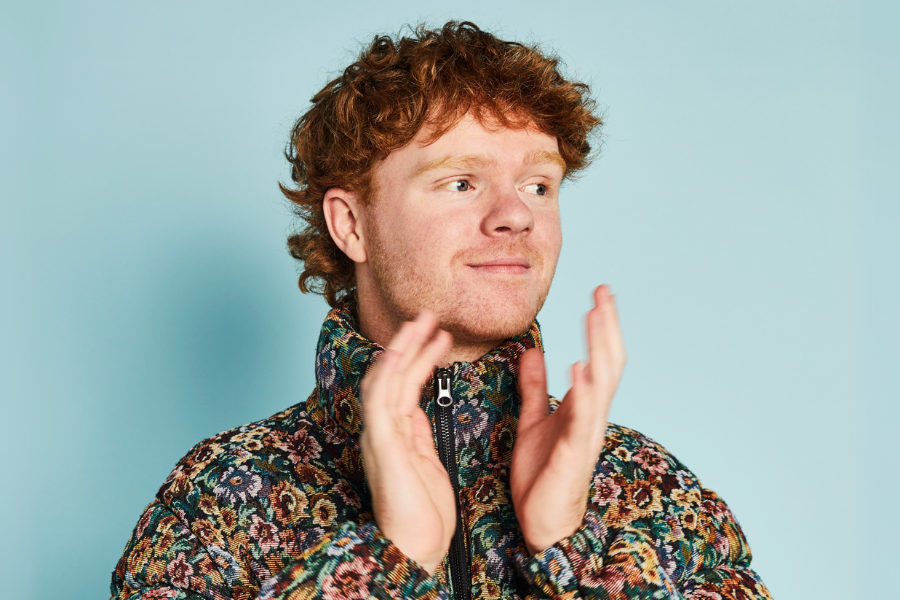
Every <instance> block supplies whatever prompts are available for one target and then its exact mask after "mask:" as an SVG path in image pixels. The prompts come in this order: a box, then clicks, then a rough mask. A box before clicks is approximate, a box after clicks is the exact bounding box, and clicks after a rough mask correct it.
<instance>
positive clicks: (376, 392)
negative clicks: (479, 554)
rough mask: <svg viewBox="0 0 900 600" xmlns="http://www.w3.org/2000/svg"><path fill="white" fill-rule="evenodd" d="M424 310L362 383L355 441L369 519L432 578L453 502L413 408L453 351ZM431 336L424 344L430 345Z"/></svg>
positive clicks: (446, 540) (425, 426) (446, 541)
mask: <svg viewBox="0 0 900 600" xmlns="http://www.w3.org/2000/svg"><path fill="white" fill-rule="evenodd" d="M436 327H437V319H436V318H435V317H434V315H433V314H431V313H430V312H427V311H423V312H422V313H421V314H420V315H419V316H418V318H417V319H416V320H415V321H412V322H407V323H404V324H403V326H402V327H401V328H400V331H399V332H397V334H396V335H395V336H394V338H393V339H392V340H391V342H390V344H389V345H388V347H387V349H386V350H385V352H384V354H383V355H382V356H381V358H380V359H379V360H378V362H377V363H376V364H375V365H374V366H373V367H372V369H371V370H370V371H369V373H367V374H366V377H365V378H364V379H363V381H362V384H361V385H360V393H361V402H362V418H363V432H362V435H361V436H360V448H361V451H362V459H363V465H364V466H365V469H366V477H367V479H368V483H369V488H370V490H371V493H372V505H373V510H374V512H375V521H376V522H377V523H378V527H379V528H380V529H381V531H382V533H383V534H384V536H385V537H386V538H388V539H389V540H391V541H392V542H393V543H394V545H395V546H397V547H398V548H399V549H400V550H401V551H402V552H403V553H404V554H405V555H406V556H408V557H409V558H411V559H413V560H414V561H416V562H417V563H419V564H420V565H421V566H422V567H423V568H425V570H426V571H428V572H429V573H434V571H435V569H436V568H437V566H438V564H439V563H440V561H441V560H442V559H443V557H444V555H445V554H446V553H447V550H448V549H449V548H450V540H451V539H452V538H453V533H454V531H455V530H456V498H455V496H454V493H453V487H452V486H451V484H450V477H449V476H448V475H447V471H446V470H445V469H444V466H443V465H442V464H441V461H440V459H439V458H438V455H437V452H436V451H435V447H434V441H433V440H434V438H433V435H432V430H431V423H430V422H429V420H428V417H427V416H426V415H425V411H423V410H422V409H421V408H419V398H420V397H421V394H422V386H423V385H424V383H425V381H426V380H427V379H428V378H429V376H430V375H431V373H432V372H433V371H434V367H435V365H436V364H437V362H438V361H439V360H440V359H441V358H442V357H443V356H444V355H445V354H446V352H447V350H449V348H450V345H451V336H450V334H449V333H447V332H446V331H442V330H441V331H438V332H437V335H435V336H434V337H433V338H432V334H433V333H434V330H435V328H436ZM429 338H430V339H429Z"/></svg>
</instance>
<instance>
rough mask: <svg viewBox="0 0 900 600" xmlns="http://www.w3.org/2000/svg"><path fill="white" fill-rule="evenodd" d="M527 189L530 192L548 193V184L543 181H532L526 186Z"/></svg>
mask: <svg viewBox="0 0 900 600" xmlns="http://www.w3.org/2000/svg"><path fill="white" fill-rule="evenodd" d="M525 191H526V192H528V193H529V194H537V195H538V196H543V195H545V194H546V193H547V186H546V185H545V184H543V183H531V184H528V185H526V186H525Z"/></svg>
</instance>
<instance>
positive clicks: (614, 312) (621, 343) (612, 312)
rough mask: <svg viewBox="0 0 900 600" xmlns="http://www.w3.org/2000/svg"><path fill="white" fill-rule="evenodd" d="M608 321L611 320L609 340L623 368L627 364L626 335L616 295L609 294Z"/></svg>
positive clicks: (617, 362)
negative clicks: (623, 332) (624, 334)
mask: <svg viewBox="0 0 900 600" xmlns="http://www.w3.org/2000/svg"><path fill="white" fill-rule="evenodd" d="M607 310H608V317H609V318H608V322H609V341H610V350H611V353H612V357H613V359H614V360H615V362H616V365H617V366H618V367H619V369H620V370H621V368H622V367H624V366H625V360H626V352H625V336H623V335H622V322H621V320H620V319H619V309H618V306H617V303H616V297H615V296H614V295H612V294H610V295H609V305H608V307H607Z"/></svg>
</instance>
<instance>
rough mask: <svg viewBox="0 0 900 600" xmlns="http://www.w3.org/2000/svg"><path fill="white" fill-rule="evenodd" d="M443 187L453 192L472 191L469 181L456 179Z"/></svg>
mask: <svg viewBox="0 0 900 600" xmlns="http://www.w3.org/2000/svg"><path fill="white" fill-rule="evenodd" d="M441 187H442V188H443V189H445V190H449V191H451V192H468V191H469V190H471V189H472V185H471V184H470V183H469V180H468V179H454V180H453V181H448V182H447V183H444V184H442V185H441Z"/></svg>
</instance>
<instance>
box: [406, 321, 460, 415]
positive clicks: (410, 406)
mask: <svg viewBox="0 0 900 600" xmlns="http://www.w3.org/2000/svg"><path fill="white" fill-rule="evenodd" d="M452 345H453V336H452V335H450V333H448V332H446V331H444V330H442V329H441V330H439V331H438V332H437V334H436V335H435V336H434V337H433V338H432V339H431V340H430V341H429V342H428V344H426V345H425V347H424V348H423V349H422V351H421V352H420V353H419V355H418V356H417V357H416V358H415V360H414V361H413V362H412V363H411V364H410V365H409V367H408V368H407V370H406V372H405V373H404V391H403V399H402V400H401V404H400V405H399V406H398V410H400V411H401V412H402V413H403V414H407V413H409V411H413V410H415V409H416V408H417V407H418V405H419V399H420V397H421V395H422V386H423V385H424V384H425V382H426V381H427V380H428V378H429V377H430V376H431V373H432V372H433V371H434V367H435V366H436V365H437V363H438V362H439V361H440V360H441V359H442V358H443V357H444V356H446V354H447V351H448V350H450V347H451V346H452Z"/></svg>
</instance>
